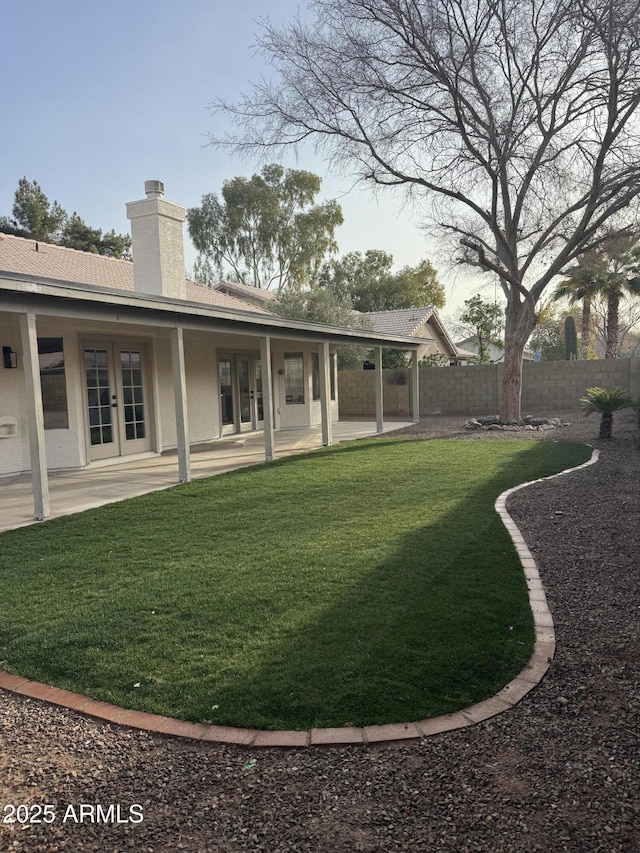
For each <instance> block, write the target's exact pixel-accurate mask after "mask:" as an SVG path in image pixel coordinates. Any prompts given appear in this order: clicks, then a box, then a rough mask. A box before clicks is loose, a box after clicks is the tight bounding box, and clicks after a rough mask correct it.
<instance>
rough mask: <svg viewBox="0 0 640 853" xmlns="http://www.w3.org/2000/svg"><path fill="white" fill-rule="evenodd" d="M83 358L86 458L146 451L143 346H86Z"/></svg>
mask: <svg viewBox="0 0 640 853" xmlns="http://www.w3.org/2000/svg"><path fill="white" fill-rule="evenodd" d="M83 360H84V376H85V388H86V406H87V447H88V451H87V456H88V460H89V461H92V460H96V459H108V458H110V457H112V456H126V455H128V454H131V453H143V452H145V451H147V450H150V449H151V430H150V429H149V421H148V408H149V407H148V401H147V394H146V391H145V388H146V380H145V371H144V349H143V348H142V347H140V348H136V349H133V348H129V347H127V348H126V349H125V348H124V347H121V346H118V345H117V344H113V343H107V344H104V345H101V346H87V347H85V348H84V351H83Z"/></svg>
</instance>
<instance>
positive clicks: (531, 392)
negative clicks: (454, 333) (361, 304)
mask: <svg viewBox="0 0 640 853" xmlns="http://www.w3.org/2000/svg"><path fill="white" fill-rule="evenodd" d="M503 370H504V367H503V365H501V364H486V365H485V364H479V365H471V366H468V367H449V368H440V367H421V368H420V414H421V415H439V414H443V415H485V414H494V413H495V412H497V410H498V401H499V394H500V386H501V382H502V372H503ZM408 377H409V370H408V368H399V369H397V370H385V371H384V411H385V414H387V415H401V416H407V415H409V413H410V411H411V408H410V398H409V382H408ZM338 385H339V392H340V414H341V415H343V416H349V417H358V416H367V417H373V416H374V415H375V371H373V370H345V371H340V373H339V374H338ZM596 385H599V386H601V387H603V388H614V387H617V386H621V387H623V388H625V389H627V390H628V391H630V393H631V394H632V396H633V397H634V398H636V399H637V398H638V397H640V359H637V358H634V359H602V360H600V361H555V362H541V363H540V364H535V363H533V362H530V363H525V364H524V365H523V390H522V409H523V413H537V412H543V411H552V410H554V409H555V410H561V409H573V408H576V407H577V406H578V401H579V400H580V397H582V396H583V395H584V392H585V390H586V389H587V388H591V387H593V386H596Z"/></svg>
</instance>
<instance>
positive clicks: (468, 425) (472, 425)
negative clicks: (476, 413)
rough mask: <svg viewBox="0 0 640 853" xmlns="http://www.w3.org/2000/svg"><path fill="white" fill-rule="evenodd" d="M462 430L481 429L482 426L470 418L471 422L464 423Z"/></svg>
mask: <svg viewBox="0 0 640 853" xmlns="http://www.w3.org/2000/svg"><path fill="white" fill-rule="evenodd" d="M463 429H482V424H481V423H480V421H478V420H476V419H475V418H471V420H469V421H467V422H466V423H465V425H464V426H463Z"/></svg>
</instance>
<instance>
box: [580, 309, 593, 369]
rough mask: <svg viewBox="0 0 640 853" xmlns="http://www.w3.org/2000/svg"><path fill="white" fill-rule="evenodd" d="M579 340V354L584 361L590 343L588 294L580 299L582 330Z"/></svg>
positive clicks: (587, 354)
mask: <svg viewBox="0 0 640 853" xmlns="http://www.w3.org/2000/svg"><path fill="white" fill-rule="evenodd" d="M580 334H581V338H582V340H581V341H580V354H581V355H582V358H583V360H584V361H586V360H587V359H588V358H589V344H590V343H591V299H590V298H589V297H588V296H585V298H584V299H583V300H582V331H581V333H580Z"/></svg>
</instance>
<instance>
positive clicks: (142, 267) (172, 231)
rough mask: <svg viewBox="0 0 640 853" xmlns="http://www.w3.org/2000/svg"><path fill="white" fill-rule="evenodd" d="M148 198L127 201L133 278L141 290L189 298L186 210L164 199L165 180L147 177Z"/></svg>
mask: <svg viewBox="0 0 640 853" xmlns="http://www.w3.org/2000/svg"><path fill="white" fill-rule="evenodd" d="M144 191H145V193H146V196H147V197H146V199H142V200H141V201H131V202H129V203H128V204H127V218H128V219H130V220H131V240H132V244H133V245H132V250H133V282H134V289H135V290H136V292H139V293H151V294H154V295H155V296H170V297H173V298H174V299H186V285H185V277H186V276H185V269H184V243H183V237H182V223H183V222H184V221H185V219H186V218H187V217H186V211H185V209H184V207H181V206H180V205H179V204H173V202H171V201H165V199H164V184H163V183H162V181H145V184H144Z"/></svg>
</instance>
